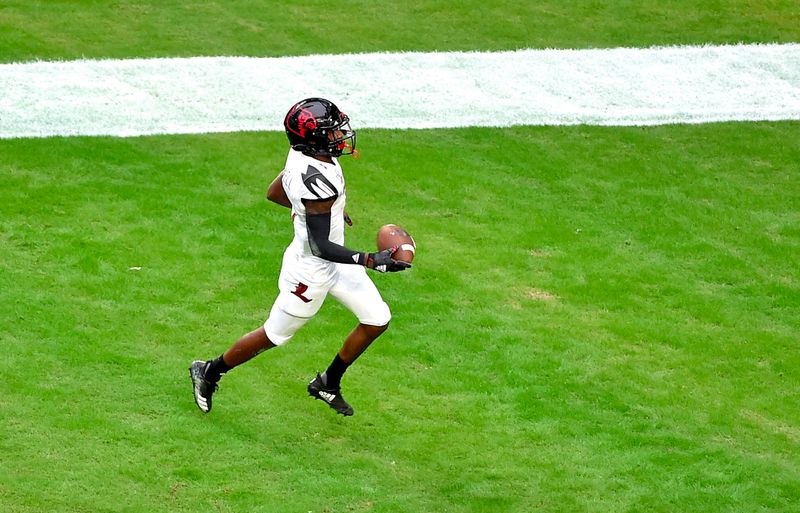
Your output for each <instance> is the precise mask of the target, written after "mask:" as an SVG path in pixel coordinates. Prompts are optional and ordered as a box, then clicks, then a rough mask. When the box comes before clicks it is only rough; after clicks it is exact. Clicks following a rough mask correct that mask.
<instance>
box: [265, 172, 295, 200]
mask: <svg viewBox="0 0 800 513" xmlns="http://www.w3.org/2000/svg"><path fill="white" fill-rule="evenodd" d="M267 199H268V200H270V201H272V202H273V203H277V204H278V205H281V206H284V207H286V208H292V202H291V201H289V196H287V195H286V190H285V189H284V188H283V172H281V173H280V174H279V175H278V176H276V177H275V179H274V180H273V181H272V183H271V184H269V189H267Z"/></svg>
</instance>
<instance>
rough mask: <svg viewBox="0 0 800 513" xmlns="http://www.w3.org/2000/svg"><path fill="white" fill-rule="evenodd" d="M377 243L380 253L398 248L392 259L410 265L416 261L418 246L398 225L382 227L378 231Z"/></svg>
mask: <svg viewBox="0 0 800 513" xmlns="http://www.w3.org/2000/svg"><path fill="white" fill-rule="evenodd" d="M377 243H378V251H383V250H384V249H386V248H391V247H392V246H397V251H395V252H394V254H393V255H392V258H394V259H395V260H402V261H403V262H408V263H409V264H410V263H411V262H412V261H413V260H414V254H415V253H416V252H417V244H416V242H414V238H413V237H412V236H411V235H409V234H408V232H407V231H405V230H404V229H403V228H401V227H399V226H397V225H396V224H386V225H383V226H381V229H380V230H378V240H377Z"/></svg>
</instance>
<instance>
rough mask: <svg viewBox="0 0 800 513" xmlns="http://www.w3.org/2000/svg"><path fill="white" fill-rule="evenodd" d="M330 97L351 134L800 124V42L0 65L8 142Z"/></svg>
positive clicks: (267, 111) (274, 111)
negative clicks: (348, 121)
mask: <svg viewBox="0 0 800 513" xmlns="http://www.w3.org/2000/svg"><path fill="white" fill-rule="evenodd" d="M308 96H324V97H327V98H329V99H331V100H333V101H334V102H336V103H338V104H339V105H340V107H341V108H342V110H344V111H345V112H347V113H348V114H350V116H351V118H352V119H353V125H354V127H356V128H365V127H385V128H440V127H461V126H511V125H571V124H591V125H657V124H670V123H705V122H715V121H759V120H790V119H795V120H796V119H800V44H782V45H777V44H774V45H773V44H766V45H734V46H702V47H689V46H686V47H666V48H646V49H629V48H619V49H606V50H600V49H598V50H520V51H511V52H448V53H374V54H355V55H316V56H307V57H281V58H248V57H194V58H171V59H130V60H100V61H94V60H82V61H69V62H33V63H19V64H0V138H14V137H43V136H53V135H116V136H133V135H145V134H169V133H203V132H230V131H241V130H280V129H281V123H282V121H283V116H284V114H285V113H286V111H287V109H288V108H289V107H290V106H291V105H292V104H293V103H294V102H295V101H297V100H299V99H302V98H304V97H308Z"/></svg>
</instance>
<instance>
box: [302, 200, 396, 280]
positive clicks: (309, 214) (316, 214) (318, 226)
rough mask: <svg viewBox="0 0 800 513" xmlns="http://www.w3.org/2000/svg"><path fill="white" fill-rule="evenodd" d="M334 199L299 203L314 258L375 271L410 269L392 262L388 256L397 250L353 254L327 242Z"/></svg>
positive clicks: (329, 241)
mask: <svg viewBox="0 0 800 513" xmlns="http://www.w3.org/2000/svg"><path fill="white" fill-rule="evenodd" d="M334 201H336V197H333V198H328V199H324V200H308V199H304V200H303V205H304V206H305V207H306V228H307V229H308V245H309V246H311V252H312V253H313V254H314V256H316V257H319V258H323V259H325V260H329V261H331V262H337V263H340V264H358V265H363V266H365V267H368V268H370V269H374V270H376V271H379V272H387V271H389V272H396V271H402V270H404V269H406V268H408V267H411V266H410V265H409V264H407V263H406V262H403V261H400V260H395V259H393V258H392V254H393V253H394V251H395V250H396V249H397V248H389V249H385V250H383V251H378V252H377V253H364V252H360V251H353V250H352V249H350V248H346V247H344V246H342V245H340V244H336V243H335V242H333V241H331V240H330V233H331V207H333V202H334Z"/></svg>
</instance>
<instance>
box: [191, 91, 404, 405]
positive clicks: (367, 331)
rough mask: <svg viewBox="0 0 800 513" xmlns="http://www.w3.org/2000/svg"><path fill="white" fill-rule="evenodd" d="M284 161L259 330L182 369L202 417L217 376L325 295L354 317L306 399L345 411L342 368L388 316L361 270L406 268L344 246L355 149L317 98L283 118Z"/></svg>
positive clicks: (343, 125) (338, 119)
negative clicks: (283, 238)
mask: <svg viewBox="0 0 800 513" xmlns="http://www.w3.org/2000/svg"><path fill="white" fill-rule="evenodd" d="M284 128H285V129H286V135H287V136H288V138H289V144H290V145H291V148H290V149H289V155H288V156H287V158H286V165H285V166H284V169H283V171H282V172H281V173H280V174H279V175H278V176H277V177H276V178H275V179H274V180H273V181H272V183H271V184H270V186H269V189H268V191H267V199H269V200H270V201H273V202H275V203H277V204H278V205H281V206H284V207H286V208H289V209H291V211H292V221H293V224H294V239H293V240H292V242H291V244H289V247H287V248H286V251H285V252H284V255H283V264H282V266H281V271H280V276H279V278H278V288H279V290H280V292H279V294H278V297H277V298H276V299H275V302H274V303H273V305H272V309H271V310H270V313H269V317H268V318H267V320H266V322H265V323H264V325H263V326H261V327H259V328H257V329H255V330H253V331H251V332H250V333H247V334H245V335H244V336H242V337H241V338H240V339H239V340H238V341H237V342H236V343H234V344H233V346H231V347H230V348H229V349H228V350H227V351H225V352H224V353H223V354H221V355H220V356H219V357H217V358H216V359H213V360H195V361H193V362H192V364H191V366H190V367H189V375H190V377H191V380H192V387H193V389H194V399H195V403H196V404H197V406H198V407H199V408H200V410H201V411H203V412H204V413H208V412H209V411H211V398H212V396H213V394H214V392H215V391H216V390H217V384H218V382H219V380H220V378H221V377H222V376H223V375H224V374H225V373H226V372H228V371H230V370H231V369H233V368H234V367H236V366H238V365H241V364H243V363H244V362H246V361H248V360H250V359H251V358H253V357H254V356H256V355H258V354H260V353H262V352H264V351H266V350H268V349H271V348H273V347H276V346H280V345H283V344H285V343H286V342H287V341H288V340H289V339H290V338H292V336H293V335H294V334H295V333H296V332H297V330H299V329H300V328H301V327H302V326H303V325H304V324H305V323H306V322H308V320H309V319H311V318H312V317H313V316H314V315H315V314H316V313H317V312H318V311H319V309H320V307H321V306H322V303H323V301H324V300H325V298H326V297H327V296H328V295H329V294H330V295H331V296H333V297H334V298H335V299H337V300H338V301H339V302H341V303H342V304H343V305H344V306H345V307H347V308H348V309H349V310H350V311H351V312H353V314H354V315H355V316H356V318H357V319H358V324H357V325H356V327H355V329H353V331H352V332H351V333H350V334H349V335H348V336H347V338H346V339H345V341H344V344H343V345H342V347H341V349H339V351H338V352H337V354H336V355H335V356H334V358H333V361H332V362H331V364H330V366H328V368H327V370H326V371H325V372H324V373H322V374H319V373H318V374H317V375H316V376H315V377H314V379H312V380H311V382H310V383H309V384H308V393H309V395H311V396H312V397H314V398H317V399H320V400H322V401H325V402H326V403H327V404H328V405H329V406H330V407H331V408H333V409H334V410H336V411H337V412H338V413H341V414H342V415H352V414H353V408H352V407H351V406H350V405H349V404H348V403H347V401H345V399H344V397H342V392H341V379H342V376H343V375H344V373H345V371H346V370H347V368H348V367H349V366H350V365H351V364H352V363H353V362H354V361H355V360H356V359H357V358H358V357H359V356H360V355H361V354H362V353H363V352H364V351H365V350H366V349H367V347H369V345H370V344H371V343H372V342H373V341H374V340H375V339H376V338H378V337H379V336H380V335H381V334H382V333H383V332H384V331H386V328H387V327H388V325H389V320H390V319H391V313H390V311H389V307H388V305H387V304H386V303H385V302H384V301H383V298H381V295H380V292H378V289H377V288H376V287H375V284H374V283H373V282H372V280H371V279H370V278H369V276H367V273H366V269H367V268H369V269H373V270H375V271H378V272H396V271H402V270H404V269H406V268H408V267H410V264H407V263H406V262H401V261H398V260H394V259H393V258H392V256H391V255H392V253H393V252H394V249H395V248H389V249H387V250H384V251H380V252H375V253H370V252H363V251H354V250H352V249H348V248H347V247H345V246H344V225H345V223H347V224H352V222H351V221H350V218H349V216H348V215H347V214H346V213H345V202H346V187H345V180H344V174H343V173H342V168H341V166H340V165H339V160H338V159H339V157H340V156H342V155H350V154H352V153H353V152H354V151H355V147H356V133H355V131H354V130H352V128H351V127H350V120H349V118H348V117H347V116H346V115H345V114H344V113H342V112H341V111H340V110H339V109H338V108H337V107H336V105H334V104H333V103H331V102H330V101H328V100H325V99H323V98H308V99H306V100H303V101H301V102H299V103H297V104H295V105H294V106H293V107H292V108H291V109H290V110H289V112H288V113H287V114H286V117H285V119H284Z"/></svg>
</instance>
